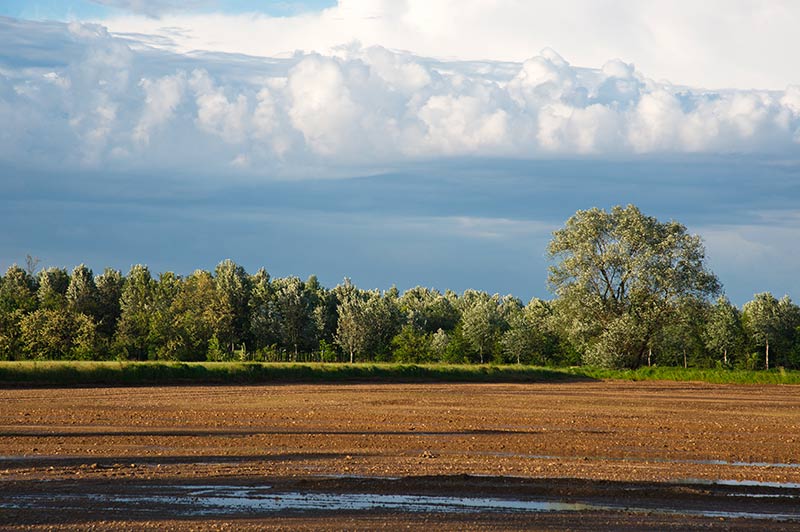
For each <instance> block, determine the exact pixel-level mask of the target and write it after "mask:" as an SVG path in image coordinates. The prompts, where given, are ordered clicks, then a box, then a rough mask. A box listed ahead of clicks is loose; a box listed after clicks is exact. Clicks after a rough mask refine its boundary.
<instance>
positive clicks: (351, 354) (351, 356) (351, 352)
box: [350, 349, 353, 364]
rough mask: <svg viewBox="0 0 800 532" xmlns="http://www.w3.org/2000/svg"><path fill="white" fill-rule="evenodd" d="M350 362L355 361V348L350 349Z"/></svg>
mask: <svg viewBox="0 0 800 532" xmlns="http://www.w3.org/2000/svg"><path fill="white" fill-rule="evenodd" d="M350 363H351V364H352V363H353V350H352V349H351V350H350Z"/></svg>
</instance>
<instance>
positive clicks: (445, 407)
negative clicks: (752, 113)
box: [0, 381, 800, 530]
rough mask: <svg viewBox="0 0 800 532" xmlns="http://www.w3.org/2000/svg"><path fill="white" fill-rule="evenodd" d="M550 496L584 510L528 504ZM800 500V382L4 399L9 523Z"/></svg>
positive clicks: (571, 515)
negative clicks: (391, 499)
mask: <svg viewBox="0 0 800 532" xmlns="http://www.w3.org/2000/svg"><path fill="white" fill-rule="evenodd" d="M720 480H722V481H725V482H723V483H722V484H715V483H713V482H712V481H714V482H715V481H720ZM198 486H199V487H198ZM203 487H204V488H203ZM201 488H202V489H206V490H210V491H205V492H203V491H200V492H198V491H196V490H198V489H201ZM186 489H189V490H190V491H189V492H185V490H186ZM242 489H244V490H245V491H246V496H245V497H244V499H241V498H240V499H235V497H232V496H231V493H233V491H231V490H234V491H235V490H239V491H241V490H242ZM191 490H195V491H191ZM226 490H227V491H226ZM247 490H250V491H247ZM263 490H271V491H269V492H265V491H263ZM187 493H188V494H187ZM237 493H238V492H237ZM297 494H300V495H299V496H302V495H303V494H309V495H308V497H307V499H308V500H314V497H317V498H322V499H323V500H331V501H334V500H337V501H342V500H358V497H356V496H362V498H363V499H364V500H367V501H372V502H371V503H370V504H368V505H367V506H363V505H362V506H358V505H357V506H356V507H340V506H336V505H335V504H334V505H332V506H331V507H330V508H328V509H325V508H317V507H310V508H297V507H294V506H292V505H291V504H290V502H291V501H293V500H296V499H292V497H298V495H297ZM312 495H313V496H312ZM337 496H338V498H337ZM388 496H402V497H407V496H414V497H428V498H429V499H424V500H425V501H427V503H430V502H431V501H434V503H435V504H440V503H441V501H442V500H444V499H443V498H446V497H453V498H466V499H469V500H470V501H475V500H478V499H480V500H485V499H491V500H500V501H506V502H504V503H503V504H497V503H489V504H488V506H487V505H484V506H480V504H483V503H476V502H469V503H468V504H478V507H477V508H475V507H472V508H468V509H463V508H461V507H459V506H457V505H456V506H455V507H453V506H447V504H444V505H439V506H430V505H428V506H426V505H424V504H423V505H418V506H416V507H415V506H413V505H411V506H409V505H404V504H399V503H398V504H388V505H381V504H373V503H375V501H378V502H380V501H385V500H388V499H386V497H388ZM326 497H327V499H326ZM353 497H356V498H355V499H353ZM430 498H433V499H430ZM234 499H235V500H234ZM252 500H256V503H252ZM265 500H272V501H279V502H281V504H283V506H277V507H276V506H270V505H269V504H266V503H264V502H263V501H265ZM297 500H299V499H297ZM404 500H405V499H404ZM415 500H417V501H419V500H422V499H415ZM187 501H188V502H187ZM192 501H194V504H192ZM209 501H211V502H210V503H209ZM232 501H233V502H232ZM242 501H245V502H242ZM247 501H250V502H247ZM287 501H289V502H287ZM509 501H512V502H513V504H512V502H509ZM542 502H546V503H559V504H576V503H578V504H583V505H586V507H585V508H583V507H581V509H578V510H575V509H569V510H559V509H558V508H559V507H557V506H553V507H550V508H545V509H541V508H540V506H536V508H539V509H538V510H536V511H533V510H525V509H524V504H523V503H531V504H532V503H536V504H539V503H542ZM427 503H426V504H427ZM254 504H255V505H254ZM519 504H522V507H516V506H519ZM215 505H216V506H215ZM237 505H238V506H237ZM287 505H288V506H287ZM515 505H516V506H515ZM193 506H194V507H195V509H197V511H193V510H192V507H193ZM534 506H535V505H534ZM234 507H236V508H238V510H237V509H232V508H234ZM510 507H513V508H510ZM187 508H188V509H187ZM242 508H244V509H242ZM798 508H800V387H791V386H734V385H708V384H697V383H661V382H658V383H656V382H645V383H629V382H616V381H615V382H580V383H559V384H396V385H391V384H355V385H274V386H242V387H233V386H209V387H161V388H145V387H142V388H122V387H120V388H86V389H75V388H72V389H34V388H30V389H4V390H0V525H1V526H3V527H14V526H16V527H19V528H42V529H49V528H51V527H53V526H56V527H58V526H63V527H66V528H71V527H74V526H76V525H80V527H81V528H89V527H96V528H100V529H114V528H123V529H125V528H128V529H140V528H142V527H159V528H175V529H214V528H223V529H224V528H228V529H242V528H267V527H271V528H277V529H281V528H290V529H319V528H327V529H336V528H339V529H375V528H386V527H388V528H401V527H406V526H413V527H415V528H416V527H420V526H436V528H437V529H465V528H469V529H496V528H569V529H593V530H597V529H609V530H624V529H630V530H638V529H670V528H675V529H685V528H720V529H727V528H736V529H752V530H762V529H764V528H772V529H798V528H800V515H797V514H798V512H800V510H798ZM200 509H202V511H200Z"/></svg>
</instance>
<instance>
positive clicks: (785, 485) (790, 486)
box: [678, 478, 800, 496]
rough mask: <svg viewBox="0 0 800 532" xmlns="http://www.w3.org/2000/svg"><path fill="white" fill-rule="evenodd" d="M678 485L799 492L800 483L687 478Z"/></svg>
mask: <svg viewBox="0 0 800 532" xmlns="http://www.w3.org/2000/svg"><path fill="white" fill-rule="evenodd" d="M678 483H680V484H696V485H700V486H746V487H748V488H777V489H784V490H800V483H797V482H763V481H760V480H706V479H702V478H689V479H685V480H679V481H678ZM793 496H794V495H793Z"/></svg>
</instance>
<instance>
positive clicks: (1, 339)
mask: <svg viewBox="0 0 800 532" xmlns="http://www.w3.org/2000/svg"><path fill="white" fill-rule="evenodd" d="M548 251H549V253H550V255H551V257H552V258H553V259H554V260H555V264H554V265H553V267H552V268H551V273H550V278H549V281H550V284H551V288H552V289H553V291H554V292H555V294H556V296H557V297H556V299H554V300H553V301H542V300H539V299H534V300H532V301H531V302H530V303H529V304H528V305H526V306H523V305H522V302H521V301H520V300H519V299H517V298H516V297H514V296H511V295H507V296H503V297H501V296H499V295H497V294H495V295H490V294H488V293H486V292H482V291H477V290H466V291H465V292H464V293H463V294H461V295H460V296H459V295H457V294H456V293H454V292H452V291H449V290H448V291H446V292H444V293H443V294H442V293H441V292H439V291H437V290H433V289H429V288H425V287H419V286H418V287H414V288H411V289H409V290H407V291H406V292H405V293H403V294H401V293H400V292H399V290H397V288H396V287H392V288H391V289H390V290H387V291H385V292H380V291H378V290H362V289H359V288H357V287H356V286H355V285H354V284H352V283H351V282H350V281H349V280H347V279H346V280H345V282H344V283H343V284H341V285H339V286H337V287H335V288H333V289H332V290H328V289H326V288H325V287H323V286H321V285H320V283H319V281H318V279H317V278H316V277H314V276H311V277H309V278H308V279H307V280H306V281H301V280H300V279H299V278H297V277H284V278H277V279H272V278H270V275H269V274H268V273H267V272H266V270H264V269H260V270H259V271H257V272H256V273H255V274H254V275H248V274H247V272H246V271H245V270H244V268H243V267H241V266H239V265H237V264H236V263H234V262H233V261H231V260H225V261H223V262H221V263H220V264H219V265H217V267H216V268H215V270H214V272H213V274H212V273H211V272H208V271H202V270H198V271H196V272H195V273H193V274H191V275H189V276H185V277H184V276H181V275H176V274H174V273H172V272H165V273H162V274H160V275H159V276H158V278H157V279H154V278H153V277H152V276H151V274H150V272H149V270H148V269H147V267H146V266H142V265H137V266H133V267H132V268H131V270H130V272H129V273H128V275H127V276H123V275H122V274H121V273H120V272H119V271H116V270H111V269H107V270H106V271H105V272H104V273H103V274H102V275H99V276H97V277H96V278H95V277H94V275H93V273H92V270H90V269H89V268H88V267H86V266H84V265H80V266H78V267H77V268H75V269H74V270H73V271H72V274H71V275H69V274H67V271H66V270H65V269H60V268H46V269H44V270H41V271H39V273H38V275H34V270H35V268H36V262H37V261H36V260H35V259H32V258H30V260H29V261H28V264H27V267H26V268H20V267H18V266H12V267H10V268H9V269H8V270H7V272H6V273H5V275H4V276H1V277H0V360H15V359H24V358H30V359H37V360H40V359H46V358H58V357H63V358H102V357H107V358H116V359H119V360H137V361H144V360H175V361H202V360H207V359H208V360H215V361H217V360H219V361H222V360H240V361H243V362H252V361H271V362H309V361H330V362H334V361H336V362H338V361H342V360H349V361H351V362H354V361H363V362H382V361H392V360H395V361H402V362H404V363H420V362H434V361H436V362H441V363H448V364H470V363H472V364H474V363H476V362H486V361H491V362H492V363H493V364H518V365H522V364H545V365H550V366H572V365H576V364H579V363H583V364H588V365H594V366H598V367H599V366H603V367H610V368H620V367H623V368H624V367H627V368H637V367H639V366H641V365H643V364H644V363H645V361H646V362H647V364H653V365H657V366H683V365H684V364H686V365H687V367H689V368H693V369H701V368H720V369H721V368H726V367H736V368H751V369H756V368H764V367H767V362H768V361H769V366H770V367H772V366H775V365H779V366H785V367H787V368H798V367H800V308H798V307H797V306H796V305H794V303H792V301H791V300H790V299H789V298H788V297H784V298H782V299H780V300H777V299H776V298H774V297H773V296H772V295H771V294H768V293H767V294H758V295H756V296H755V297H754V300H753V301H751V302H749V303H747V304H746V305H745V306H744V309H743V311H742V312H741V313H740V312H739V311H738V309H736V307H734V306H733V305H732V304H731V303H730V302H729V301H727V300H725V299H719V300H717V301H716V303H712V302H711V301H710V299H709V296H711V295H712V294H714V293H715V292H716V291H717V290H718V288H719V287H718V283H717V281H716V278H715V277H714V276H713V275H712V274H711V273H710V272H708V271H707V270H706V269H705V267H704V265H703V260H704V257H703V247H702V243H701V242H700V240H699V239H698V238H697V237H695V236H691V235H688V234H687V233H686V229H685V228H684V227H683V226H682V225H680V224H678V223H676V222H669V223H661V222H659V221H657V220H656V219H654V218H651V217H647V216H644V215H643V214H642V213H641V212H639V210H638V209H636V207H633V206H628V207H625V208H623V207H615V208H613V209H612V210H611V211H610V212H606V211H602V210H599V209H592V210H589V211H579V212H578V213H576V215H575V216H573V217H571V218H570V219H569V220H568V221H567V223H566V226H565V227H564V228H563V229H561V230H559V231H556V232H555V233H554V236H553V241H552V242H551V243H550V246H549V250H548ZM753 353H755V354H753ZM768 354H769V358H768V357H767V355H768ZM193 371H194V370H193ZM198 371H199V370H198ZM404 371H405V370H404ZM413 371H417V370H413ZM487 371H488V370H487ZM570 371H571V370H570ZM592 371H598V370H592ZM659 371H661V370H659Z"/></svg>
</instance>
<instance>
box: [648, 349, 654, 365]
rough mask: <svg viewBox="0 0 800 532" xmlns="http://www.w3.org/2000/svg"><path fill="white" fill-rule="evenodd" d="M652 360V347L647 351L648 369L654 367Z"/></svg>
mask: <svg viewBox="0 0 800 532" xmlns="http://www.w3.org/2000/svg"><path fill="white" fill-rule="evenodd" d="M652 358H653V348H652V347H650V348H648V350H647V367H648V368H649V367H651V366H652Z"/></svg>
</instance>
